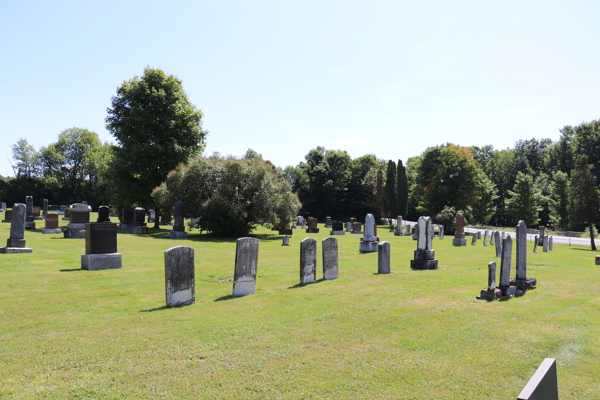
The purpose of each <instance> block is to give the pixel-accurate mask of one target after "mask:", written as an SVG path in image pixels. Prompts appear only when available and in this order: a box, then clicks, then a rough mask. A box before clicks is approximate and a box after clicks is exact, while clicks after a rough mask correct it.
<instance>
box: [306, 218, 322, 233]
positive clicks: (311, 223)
mask: <svg viewBox="0 0 600 400" xmlns="http://www.w3.org/2000/svg"><path fill="white" fill-rule="evenodd" d="M307 225H308V227H307V228H306V233H319V228H317V219H316V218H313V217H308V222H307Z"/></svg>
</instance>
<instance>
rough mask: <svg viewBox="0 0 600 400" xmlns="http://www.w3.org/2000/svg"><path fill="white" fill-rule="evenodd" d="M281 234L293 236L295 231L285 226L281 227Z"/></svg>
mask: <svg viewBox="0 0 600 400" xmlns="http://www.w3.org/2000/svg"><path fill="white" fill-rule="evenodd" d="M279 234H280V235H290V236H291V235H293V234H294V230H293V229H292V228H290V226H289V225H285V226H281V227H280V228H279Z"/></svg>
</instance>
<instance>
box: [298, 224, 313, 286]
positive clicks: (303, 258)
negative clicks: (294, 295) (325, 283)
mask: <svg viewBox="0 0 600 400" xmlns="http://www.w3.org/2000/svg"><path fill="white" fill-rule="evenodd" d="M309 223H310V220H309ZM309 226H310V225H309ZM316 281H317V241H316V240H315V239H313V238H306V239H304V240H302V241H301V242H300V284H301V285H305V284H307V283H312V282H316Z"/></svg>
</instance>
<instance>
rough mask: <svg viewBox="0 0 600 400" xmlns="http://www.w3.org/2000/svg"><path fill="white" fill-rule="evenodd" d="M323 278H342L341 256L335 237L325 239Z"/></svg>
mask: <svg viewBox="0 0 600 400" xmlns="http://www.w3.org/2000/svg"><path fill="white" fill-rule="evenodd" d="M322 247H323V278H324V279H327V280H329V279H337V278H339V277H340V255H339V252H338V240H337V239H336V238H334V237H328V238H325V239H323V243H322Z"/></svg>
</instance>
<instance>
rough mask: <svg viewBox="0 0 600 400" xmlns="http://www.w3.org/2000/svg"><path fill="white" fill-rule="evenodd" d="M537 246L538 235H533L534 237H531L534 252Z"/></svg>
mask: <svg viewBox="0 0 600 400" xmlns="http://www.w3.org/2000/svg"><path fill="white" fill-rule="evenodd" d="M537 246H538V237H537V235H535V239H533V252H534V253H535V252H536V251H535V249H537Z"/></svg>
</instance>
